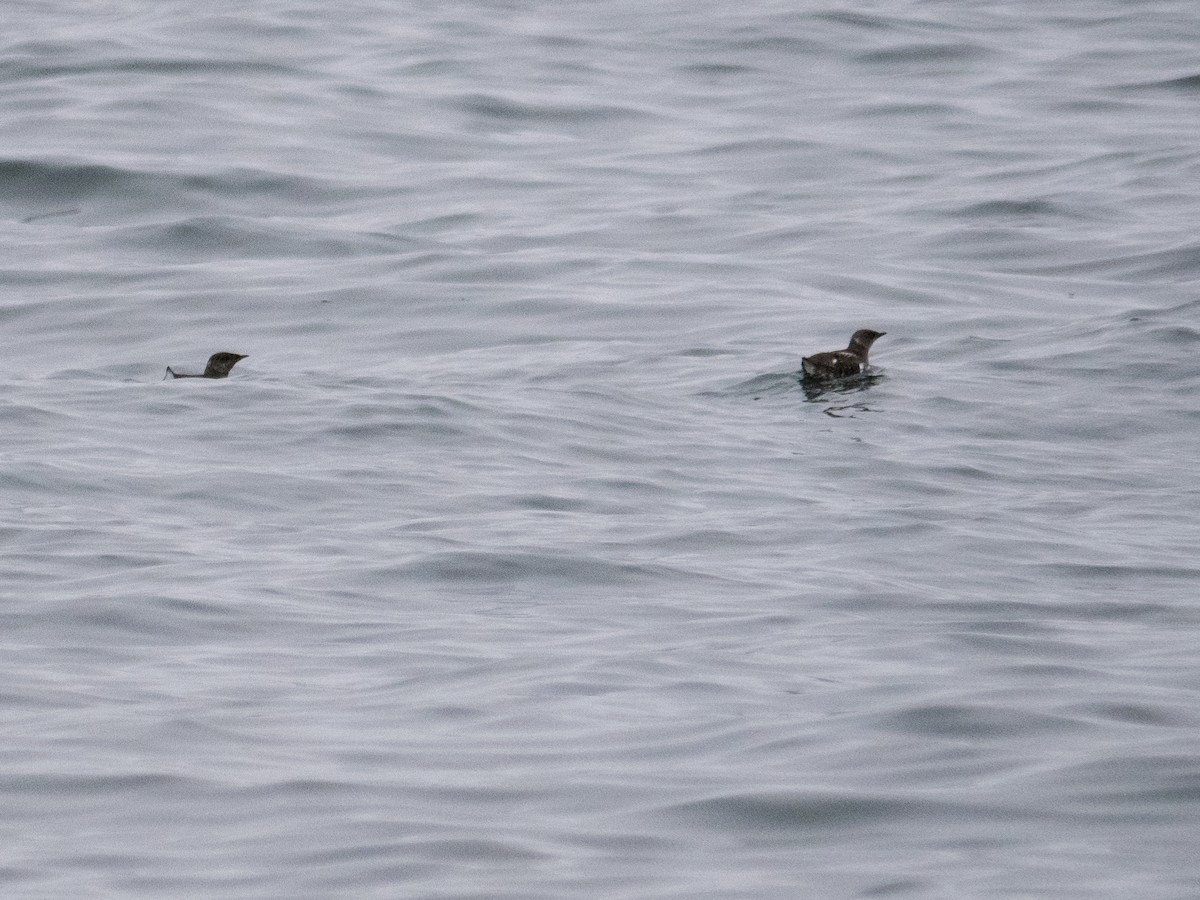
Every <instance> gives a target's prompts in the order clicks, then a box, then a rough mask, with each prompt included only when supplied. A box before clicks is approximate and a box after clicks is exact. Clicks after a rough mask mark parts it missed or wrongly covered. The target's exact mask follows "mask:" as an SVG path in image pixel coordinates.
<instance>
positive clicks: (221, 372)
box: [204, 353, 246, 378]
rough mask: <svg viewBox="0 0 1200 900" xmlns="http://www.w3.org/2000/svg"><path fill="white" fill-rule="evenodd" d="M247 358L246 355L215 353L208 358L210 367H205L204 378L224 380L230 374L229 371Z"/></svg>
mask: <svg viewBox="0 0 1200 900" xmlns="http://www.w3.org/2000/svg"><path fill="white" fill-rule="evenodd" d="M245 358H246V354H244V353H214V354H213V355H212V356H210V357H209V358H208V365H207V366H205V367H204V377H205V378H224V377H225V376H226V375H228V374H229V370H230V369H232V368H233V367H234V366H236V365H237V363H238V360H240V359H245Z"/></svg>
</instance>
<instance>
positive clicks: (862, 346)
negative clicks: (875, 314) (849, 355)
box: [850, 328, 887, 353]
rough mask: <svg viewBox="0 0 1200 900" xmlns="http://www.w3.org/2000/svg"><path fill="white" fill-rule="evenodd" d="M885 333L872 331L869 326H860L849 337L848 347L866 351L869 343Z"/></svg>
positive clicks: (869, 345) (862, 351) (861, 351)
mask: <svg viewBox="0 0 1200 900" xmlns="http://www.w3.org/2000/svg"><path fill="white" fill-rule="evenodd" d="M885 334H887V332H886V331H872V330H871V329H870V328H860V329H858V331H856V332H854V334H853V336H852V337H851V338H850V349H851V350H855V351H857V352H860V353H866V352H867V351H868V350H870V349H871V345H872V344H873V343H875V342H876V341H877V340H879V339H880V338H881V337H883V336H884V335H885Z"/></svg>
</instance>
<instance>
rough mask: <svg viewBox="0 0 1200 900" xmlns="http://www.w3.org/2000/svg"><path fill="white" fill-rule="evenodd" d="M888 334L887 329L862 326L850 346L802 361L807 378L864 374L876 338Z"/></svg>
mask: <svg viewBox="0 0 1200 900" xmlns="http://www.w3.org/2000/svg"><path fill="white" fill-rule="evenodd" d="M885 334H887V332H886V331H872V330H871V329H870V328H860V329H859V330H858V331H856V332H854V336H853V337H851V338H850V346H849V347H847V348H846V349H845V350H831V351H829V352H828V353H814V354H813V355H812V356H806V357H804V359H803V360H802V361H801V364H802V365H803V367H804V378H805V380H813V381H834V380H836V379H838V378H851V377H853V376H855V375H862V374H863V373H864V372H866V371H867V353H868V352H869V351H870V349H871V345H872V344H873V343H875V341H876V340H878V339H879V338H881V337H883V336H884V335H885Z"/></svg>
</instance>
